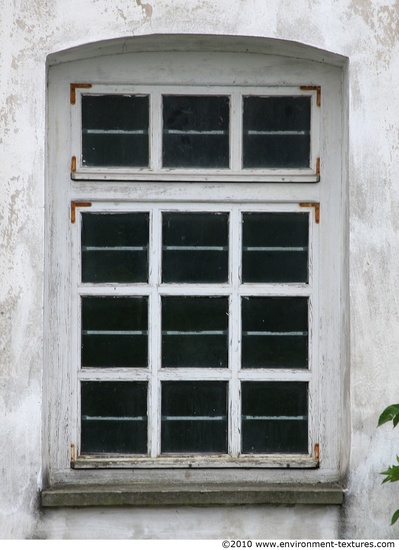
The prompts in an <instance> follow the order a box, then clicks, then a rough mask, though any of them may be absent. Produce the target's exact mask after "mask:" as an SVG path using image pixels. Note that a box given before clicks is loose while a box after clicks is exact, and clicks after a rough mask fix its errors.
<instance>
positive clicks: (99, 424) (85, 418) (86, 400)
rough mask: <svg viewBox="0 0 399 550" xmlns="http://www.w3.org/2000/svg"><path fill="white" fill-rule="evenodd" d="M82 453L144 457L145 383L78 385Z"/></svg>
mask: <svg viewBox="0 0 399 550" xmlns="http://www.w3.org/2000/svg"><path fill="white" fill-rule="evenodd" d="M81 388H82V406H81V408H82V436H81V437H82V439H81V451H82V453H118V454H120V453H123V454H130V453H139V454H146V453H147V383H146V382H82V386H81Z"/></svg>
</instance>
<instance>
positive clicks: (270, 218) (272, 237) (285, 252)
mask: <svg viewBox="0 0 399 550" xmlns="http://www.w3.org/2000/svg"><path fill="white" fill-rule="evenodd" d="M308 240H309V216H308V214H299V213H292V214H288V213H279V212H262V213H245V214H243V249H242V281H243V282H244V283H306V282H308Z"/></svg>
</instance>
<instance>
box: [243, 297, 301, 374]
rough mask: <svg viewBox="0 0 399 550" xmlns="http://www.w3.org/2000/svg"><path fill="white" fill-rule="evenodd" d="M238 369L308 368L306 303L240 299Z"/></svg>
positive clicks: (281, 299)
mask: <svg viewBox="0 0 399 550" xmlns="http://www.w3.org/2000/svg"><path fill="white" fill-rule="evenodd" d="M241 352H242V367H243V368H252V369H253V368H286V369H290V368H297V369H306V368H307V367H308V299H307V298H297V297H295V298H243V299H242V348H241Z"/></svg>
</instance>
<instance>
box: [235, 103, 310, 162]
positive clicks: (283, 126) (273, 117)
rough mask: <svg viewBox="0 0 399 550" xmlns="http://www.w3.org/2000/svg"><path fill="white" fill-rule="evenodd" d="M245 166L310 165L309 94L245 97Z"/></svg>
mask: <svg viewBox="0 0 399 550" xmlns="http://www.w3.org/2000/svg"><path fill="white" fill-rule="evenodd" d="M243 129H244V135H243V167H244V168H308V167H309V163H310V97H254V96H251V97H244V121H243Z"/></svg>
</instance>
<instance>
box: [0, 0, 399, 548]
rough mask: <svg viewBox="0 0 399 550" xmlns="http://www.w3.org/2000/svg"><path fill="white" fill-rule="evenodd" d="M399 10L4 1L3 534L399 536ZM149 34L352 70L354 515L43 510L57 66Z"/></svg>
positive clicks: (177, 1) (0, 103)
mask: <svg viewBox="0 0 399 550" xmlns="http://www.w3.org/2000/svg"><path fill="white" fill-rule="evenodd" d="M398 8H399V4H398V2H397V1H393V0H392V1H390V2H385V1H383V0H352V1H350V0H335V1H331V2H330V1H327V0H270V1H268V2H265V1H264V0H228V1H227V0H217V1H210V0H209V1H208V0H202V1H198V0H184V1H183V0H173V1H171V0H152V1H149V2H147V3H145V2H144V1H142V0H117V1H115V2H109V1H108V0H85V1H84V2H82V0H68V1H66V0H53V1H51V2H50V1H49V2H45V1H43V0H29V1H28V0H14V1H13V0H0V13H1V18H0V40H1V45H0V46H1V49H0V51H1V55H0V129H1V131H0V174H1V178H0V227H1V232H0V239H1V249H0V254H1V260H0V280H1V285H0V365H1V368H0V403H1V405H0V410H1V411H2V422H1V423H0V440H1V441H2V445H3V456H2V461H1V462H2V464H1V483H0V487H1V489H0V492H1V499H0V536H1V537H3V538H31V537H44V538H47V537H49V538H74V537H75V538H76V537H84V538H96V537H101V538H122V537H124V538H168V537H171V538H174V537H176V538H190V537H194V538H213V537H216V538H225V537H228V536H231V537H240V538H248V537H254V538H255V537H256V538H285V537H287V538H288V537H291V538H300V537H305V538H330V537H342V538H343V537H356V538H383V537H386V538H399V535H398V533H399V530H398V529H399V527H390V526H389V518H390V516H391V513H392V512H393V511H394V510H395V506H397V501H399V499H397V490H396V488H395V486H381V484H380V483H381V476H380V475H379V474H378V472H379V471H381V469H382V468H383V467H385V466H387V465H388V464H390V463H391V462H392V461H393V460H394V458H395V456H396V453H397V451H398V441H399V437H398V433H395V431H392V430H391V428H390V427H384V428H380V429H378V430H377V429H376V423H377V419H378V415H379V413H380V412H381V410H382V409H383V408H384V407H385V406H386V405H388V404H390V403H392V402H397V400H398V397H397V394H398V388H399V383H398V382H397V380H398V377H397V375H396V370H397V365H396V360H397V356H398V354H399V326H398V325H399V315H398V312H399V301H398V298H397V292H396V285H397V281H398V269H399V268H398V262H397V258H398V256H399V238H398V237H399V235H398V233H399V221H398V220H399V217H398V216H397V212H396V208H397V205H398V203H399V196H398V193H399V184H398V181H397V178H398V174H399V161H398V150H399V130H398V128H399V108H398V105H399V86H398V85H397V84H398V82H399V40H398V36H399V14H398V11H399V9H398ZM153 33H155V34H159V33H161V34H162V33H166V34H169V33H174V34H179V33H195V34H227V35H248V36H259V37H268V38H278V39H284V40H290V41H296V42H300V43H304V44H308V45H311V46H314V47H316V48H321V49H324V50H327V51H331V52H334V53H337V54H340V55H342V56H346V57H347V58H348V60H349V61H348V66H347V72H346V75H345V78H347V82H346V84H345V86H346V88H347V90H348V96H347V102H348V105H347V107H348V132H349V139H348V148H347V151H344V155H345V156H346V161H347V173H346V177H347V181H348V189H349V227H348V235H347V237H348V239H349V267H348V269H349V277H350V307H349V310H348V311H347V316H348V320H350V326H351V329H350V380H347V381H346V385H347V386H348V388H349V389H350V407H348V409H350V410H347V411H346V413H347V418H348V420H349V419H350V428H351V449H350V464H349V470H348V493H347V497H346V505H345V507H340V508H337V507H320V508H314V507H307V506H303V507H299V506H298V507H292V508H284V507H282V508H273V507H267V506H265V507H244V508H232V509H229V508H223V509H216V510H210V509H189V508H187V509H163V510H146V511H144V510H140V509H139V510H137V509H135V510H129V509H124V510H115V509H113V510H111V509H103V510H101V512H100V511H96V510H95V509H92V510H85V511H78V510H70V511H65V510H59V511H51V512H49V511H43V510H40V509H39V506H38V502H39V501H38V490H39V489H40V487H41V483H42V477H43V472H42V463H43V462H42V457H43V448H44V447H45V441H44V442H43V441H42V433H43V431H42V426H43V418H42V404H43V400H45V399H46V395H44V394H43V391H42V374H43V367H44V365H43V341H44V339H45V338H46V335H45V334H43V289H44V257H45V255H44V240H43V235H44V224H45V220H44V200H45V196H44V194H45V151H46V118H45V108H46V103H45V102H46V60H47V56H48V55H49V54H52V53H54V52H57V51H61V50H64V49H66V48H70V47H73V46H78V45H80V44H84V43H87V42H95V41H98V40H105V39H110V38H115V37H119V36H134V35H142V34H153ZM349 385H350V386H349ZM116 518H117V521H116Z"/></svg>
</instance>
